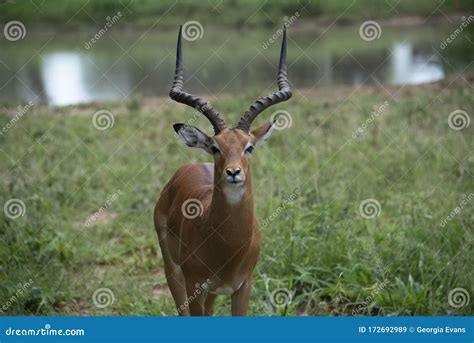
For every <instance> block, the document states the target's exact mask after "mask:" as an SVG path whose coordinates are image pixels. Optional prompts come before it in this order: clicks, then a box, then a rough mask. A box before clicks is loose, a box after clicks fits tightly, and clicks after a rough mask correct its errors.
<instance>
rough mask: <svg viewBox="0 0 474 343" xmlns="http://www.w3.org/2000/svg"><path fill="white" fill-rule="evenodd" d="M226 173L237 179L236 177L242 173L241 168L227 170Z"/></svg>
mask: <svg viewBox="0 0 474 343" xmlns="http://www.w3.org/2000/svg"><path fill="white" fill-rule="evenodd" d="M225 172H226V173H227V175H229V176H232V177H235V176H236V175H238V174H239V173H240V168H235V169H232V168H227V169H226V170H225Z"/></svg>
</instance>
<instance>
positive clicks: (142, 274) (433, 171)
mask: <svg viewBox="0 0 474 343" xmlns="http://www.w3.org/2000/svg"><path fill="white" fill-rule="evenodd" d="M451 81H453V80H450V81H445V82H442V83H438V84H434V85H431V86H426V87H416V88H404V89H402V90H400V91H399V92H397V89H396V88H388V89H375V88H366V87H364V88H361V89H357V90H349V89H345V88H338V89H336V90H334V89H327V90H320V91H318V92H314V91H307V90H300V91H296V92H295V96H294V98H293V99H292V100H291V101H289V102H288V103H285V104H282V105H279V108H280V109H284V110H286V111H288V112H289V113H290V114H291V117H292V125H291V127H290V128H287V129H284V130H280V131H275V132H274V133H273V135H272V137H271V138H270V140H269V142H268V143H267V144H266V145H265V146H262V147H259V148H258V149H257V150H256V151H255V152H254V156H253V160H252V170H253V182H254V184H253V188H254V196H255V199H256V213H257V216H258V220H259V222H260V223H261V224H262V223H264V222H265V223H266V224H265V225H262V229H261V231H262V240H263V241H262V252H261V256H260V259H259V262H258V265H257V269H256V271H255V274H254V292H253V295H252V300H251V314H254V315H295V314H310V315H345V314H349V315H352V314H357V315H359V314H360V315H362V314H371V315H376V314H384V315H388V314H396V315H467V314H472V313H473V306H472V301H471V303H469V304H467V305H465V306H464V307H462V308H459V309H456V308H454V307H452V306H450V304H449V302H448V294H449V292H450V290H452V289H454V288H458V287H461V288H464V289H466V290H467V291H468V292H469V293H470V294H471V297H472V294H473V287H472V265H473V262H474V261H473V254H472V239H473V235H472V233H473V231H472V229H473V219H474V218H473V213H474V212H473V211H472V208H473V205H474V204H473V203H472V202H470V203H469V204H468V205H467V206H466V207H464V208H463V210H462V211H460V212H459V213H458V214H457V215H455V216H454V217H453V218H452V219H451V220H449V221H448V222H447V224H446V225H442V220H443V219H445V218H446V217H447V216H448V215H449V214H450V212H451V211H452V210H453V209H454V208H456V207H457V206H458V205H459V203H460V201H461V200H462V199H463V194H464V195H469V194H471V193H473V192H474V187H473V186H474V182H473V177H472V176H473V170H474V159H473V155H472V151H473V147H474V145H473V134H472V133H473V131H472V130H473V125H472V123H471V125H470V126H469V127H467V128H465V129H464V130H461V131H455V130H453V129H451V128H450V127H449V125H448V116H449V114H450V113H451V112H452V111H454V110H457V109H462V110H464V111H466V112H467V113H468V114H470V116H471V117H472V113H473V104H474V100H473V98H472V96H471V94H470V92H469V89H471V88H472V83H469V84H468V83H466V81H462V79H458V80H456V81H454V82H451ZM387 91H389V92H391V93H392V94H395V96H394V97H393V98H392V97H391V96H390V95H389V93H387ZM254 96H255V94H253V95H251V94H244V95H236V96H232V97H231V96H223V97H221V98H220V99H218V100H217V101H216V102H215V103H214V104H213V105H214V106H215V107H216V108H218V109H219V110H220V112H221V113H223V115H224V116H225V117H226V118H227V119H228V121H232V120H233V121H235V120H237V118H238V116H239V114H241V112H242V110H243V109H244V108H245V107H246V106H247V105H248V104H250V103H251V101H252V100H253V98H254ZM385 101H387V103H388V106H387V108H386V110H385V111H384V112H382V113H380V114H379V115H378V116H376V118H375V119H374V120H372V121H367V120H368V118H369V117H370V116H371V115H372V113H373V112H374V106H375V107H376V108H377V107H379V106H380V105H382V104H383V103H384V102H385ZM100 109H107V110H110V111H112V113H113V114H114V118H115V123H114V126H113V127H112V128H109V129H107V130H104V131H100V130H97V129H95V128H94V126H93V125H92V120H91V118H92V115H93V114H94V112H96V111H97V110H100ZM275 109H276V108H275ZM15 111H16V109H4V110H0V113H1V122H0V124H1V126H4V125H6V123H7V122H10V120H11V115H12V113H13V114H14V112H15ZM270 114H271V111H269V113H266V114H263V115H262V116H261V117H262V118H260V121H261V122H262V121H263V120H264V118H266V119H268V118H269V116H270ZM192 115H193V113H192V110H191V109H187V108H183V107H181V106H177V105H174V104H171V103H169V102H168V101H164V100H163V101H162V102H160V105H158V106H153V107H150V106H147V105H146V102H144V101H141V100H138V101H133V102H130V103H129V104H117V103H111V104H109V103H104V104H97V105H91V106H81V107H72V108H59V109H50V108H37V109H33V111H31V112H29V113H27V114H26V115H24V116H23V117H22V118H20V119H19V120H18V121H17V122H16V123H15V125H13V127H11V128H10V129H9V130H8V131H7V132H6V133H5V134H3V135H0V148H1V155H2V167H1V178H0V180H1V181H0V190H1V195H2V206H3V204H4V203H5V202H6V201H7V200H8V199H11V198H18V199H21V200H22V201H23V202H24V204H25V207H26V211H25V214H24V215H23V216H22V217H19V218H17V219H9V218H7V217H2V219H1V221H2V222H1V228H0V242H1V244H0V263H1V264H0V277H1V281H0V299H1V303H0V309H1V306H3V304H6V303H7V302H8V304H9V305H8V306H7V307H6V309H3V311H4V312H5V313H8V314H49V315H53V314H60V315H61V314H92V315H111V314H115V315H172V314H173V302H172V299H171V298H170V296H169V293H168V292H167V289H166V282H165V278H164V274H163V261H162V259H161V255H160V253H159V250H158V247H157V240H156V235H155V232H154V228H153V224H152V210H153V206H154V204H155V202H156V200H157V198H158V196H159V193H160V190H161V189H162V187H163V185H164V184H165V183H166V182H167V180H168V179H169V178H170V177H171V176H172V174H173V173H174V171H175V170H176V169H177V168H178V167H179V166H181V165H183V164H185V163H189V162H198V161H199V162H204V161H210V157H209V156H208V155H206V154H205V153H204V152H201V151H199V150H194V149H189V148H187V147H185V146H184V145H183V144H182V143H181V142H180V141H178V140H177V139H176V138H175V136H174V135H173V131H172V127H171V125H172V124H173V123H175V122H185V121H187V120H188V119H190V118H191V117H192ZM364 123H368V124H367V125H366V126H365V129H364V131H363V133H362V134H361V135H360V136H358V137H356V138H353V132H354V130H355V129H356V128H357V127H361V126H362V125H363V124H364ZM193 124H195V125H196V126H199V127H201V128H203V129H208V128H209V124H208V123H207V122H206V121H205V120H203V119H202V118H199V119H198V120H197V121H196V122H194V123H193ZM257 124H258V123H257ZM119 191H120V192H119ZM118 192H119V193H120V194H119V195H118V196H117V197H116V199H115V200H114V201H112V202H111V204H109V205H105V204H106V202H107V199H110V198H111V195H113V194H117V193H118ZM295 192H296V194H297V196H296V197H292V198H291V199H293V200H292V201H286V202H284V200H285V199H288V197H289V196H290V195H291V194H294V193H295ZM368 198H373V199H376V200H377V201H378V202H379V203H380V208H381V211H380V213H379V214H378V216H376V217H375V218H372V219H369V218H364V217H363V216H361V213H360V211H359V206H360V204H361V202H362V201H363V200H365V199H368ZM101 207H107V208H106V210H105V211H99V209H100V208H101ZM98 211H99V212H100V213H99V214H98V215H97V218H96V219H95V220H94V221H92V222H91V220H89V221H88V219H90V216H91V215H92V214H94V213H96V212H98ZM269 218H270V219H269ZM30 279H31V280H33V284H32V286H29V287H28V288H27V289H26V291H24V292H23V293H22V294H20V295H19V296H15V295H16V293H17V290H18V287H19V286H18V285H19V284H24V283H25V282H27V281H28V280H30ZM103 287H105V288H109V289H111V290H112V292H113V294H114V298H115V299H114V302H113V304H111V305H110V306H108V307H106V308H103V309H100V308H98V307H97V306H95V305H94V303H93V300H92V295H93V293H94V291H95V290H97V289H98V288H103ZM279 289H283V292H287V293H288V294H290V295H291V297H292V300H291V302H289V303H288V302H287V303H286V306H281V307H275V306H274V304H273V303H272V301H271V298H272V294H274V292H275V291H276V290H279ZM12 297H15V299H14V301H13V300H12ZM229 306H230V305H229V300H228V299H227V298H224V297H223V298H222V299H218V303H217V305H216V309H217V314H221V315H222V314H227V313H229V311H230V307H229Z"/></svg>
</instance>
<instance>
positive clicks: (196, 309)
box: [186, 279, 206, 316]
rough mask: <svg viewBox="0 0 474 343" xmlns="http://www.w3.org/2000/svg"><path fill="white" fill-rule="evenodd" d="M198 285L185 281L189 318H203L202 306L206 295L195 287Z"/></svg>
mask: <svg viewBox="0 0 474 343" xmlns="http://www.w3.org/2000/svg"><path fill="white" fill-rule="evenodd" d="M196 285H199V283H197V282H196V281H194V282H189V281H188V280H187V279H186V293H187V295H188V303H189V305H188V306H189V312H190V314H191V316H204V304H205V301H206V294H205V292H203V291H202V290H199V292H198V287H199V286H196Z"/></svg>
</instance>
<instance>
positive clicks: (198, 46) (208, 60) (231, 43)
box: [0, 28, 447, 106]
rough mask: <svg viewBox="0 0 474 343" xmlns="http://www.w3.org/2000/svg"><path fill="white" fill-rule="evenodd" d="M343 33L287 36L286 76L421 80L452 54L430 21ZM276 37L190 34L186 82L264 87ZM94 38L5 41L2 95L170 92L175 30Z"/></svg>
mask: <svg viewBox="0 0 474 343" xmlns="http://www.w3.org/2000/svg"><path fill="white" fill-rule="evenodd" d="M341 30H342V29H341ZM344 30H346V31H344V32H338V30H333V31H332V32H329V33H326V34H325V36H324V37H319V36H318V33H315V32H314V31H311V30H307V31H298V32H297V33H295V34H294V35H293V36H292V37H291V38H290V41H289V47H288V49H289V56H288V61H289V77H290V82H291V83H292V85H293V86H294V87H320V86H326V85H339V84H350V85H358V84H364V83H380V84H384V83H388V84H400V85H401V84H419V83H424V82H431V81H437V80H440V79H443V78H444V77H445V76H446V74H447V71H446V61H444V60H443V58H441V56H440V55H439V54H438V53H437V51H439V41H440V40H441V39H442V38H443V37H444V36H443V35H444V33H443V32H441V30H437V29H436V28H429V29H426V30H425V31H426V32H425V33H424V34H420V32H419V29H418V28H404V29H403V30H401V29H400V31H397V30H393V32H384V34H385V36H382V39H381V40H380V41H375V42H366V41H363V40H362V39H360V37H358V36H357V30H349V29H344ZM269 35H271V32H269V31H257V32H253V31H252V32H250V33H248V34H247V33H245V34H242V32H240V31H237V30H236V31H235V32H233V31H223V32H219V31H218V30H215V31H214V32H213V33H212V35H211V34H209V35H208V36H206V35H204V37H203V38H202V39H201V40H200V41H199V42H186V41H185V42H184V54H185V66H186V78H187V81H186V87H187V88H188V89H189V90H191V91H193V92H196V93H212V94H214V95H218V94H220V93H226V92H239V91H242V89H247V88H248V87H250V88H252V89H259V90H261V91H262V92H264V91H266V90H267V89H268V88H269V87H272V86H273V85H274V82H275V76H276V65H277V58H278V52H279V51H278V50H279V44H280V43H279V42H278V43H275V44H273V45H270V46H269V47H268V48H266V49H264V48H262V45H261V42H262V41H265V37H268V36H269ZM350 35H353V36H352V37H351V36H350ZM89 36H90V35H87V34H82V35H81V34H72V33H59V32H55V33H36V34H35V33H32V32H29V33H28V36H27V37H26V38H25V39H24V40H22V41H17V42H8V41H5V40H3V41H1V43H0V48H1V49H0V102H3V103H17V102H19V101H33V102H34V103H38V102H43V103H48V104H51V105H56V106H62V105H70V104H79V103H88V102H92V101H102V100H118V99H127V98H129V97H133V96H137V95H140V96H165V95H167V94H168V91H169V86H170V84H171V80H172V76H173V71H174V46H175V37H176V33H175V32H166V33H156V32H153V33H147V34H143V33H142V32H135V33H134V32H126V33H120V32H119V33H114V34H110V35H108V36H106V37H102V38H101V40H100V41H98V42H97V43H96V44H95V45H94V46H93V47H91V48H90V49H86V48H85V47H84V42H86V41H88V37H89ZM209 36H211V37H209ZM348 36H349V37H348ZM315 40H317V43H316V44H314V42H315ZM348 42H349V43H348Z"/></svg>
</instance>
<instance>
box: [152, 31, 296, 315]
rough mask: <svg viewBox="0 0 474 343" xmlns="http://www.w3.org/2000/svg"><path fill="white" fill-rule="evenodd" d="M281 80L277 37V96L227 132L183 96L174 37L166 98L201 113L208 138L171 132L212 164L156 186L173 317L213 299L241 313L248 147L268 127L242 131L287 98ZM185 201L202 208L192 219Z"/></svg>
mask: <svg viewBox="0 0 474 343" xmlns="http://www.w3.org/2000/svg"><path fill="white" fill-rule="evenodd" d="M286 74H287V67H286V31H284V32H283V42H282V46H281V53H280V67H279V72H278V88H279V91H278V92H275V93H273V94H270V95H268V96H264V97H262V98H260V99H259V100H257V101H256V102H255V103H254V104H253V105H252V106H250V108H249V109H248V110H247V111H246V112H245V113H244V115H243V116H242V118H241V119H240V121H239V122H238V124H237V126H236V127H235V128H232V129H229V128H227V127H226V125H225V122H224V120H223V119H222V118H221V117H220V116H219V113H217V112H216V111H214V109H213V108H212V107H211V106H210V105H209V104H208V103H207V102H205V101H204V100H203V99H201V98H198V97H196V96H194V95H191V94H188V93H185V92H184V91H183V62H182V51H181V28H180V30H179V35H178V46H177V52H176V70H175V76H174V82H173V86H172V88H171V91H170V97H171V98H172V99H173V100H175V101H177V102H180V103H183V104H186V105H188V106H191V107H194V108H196V109H197V110H198V111H200V112H201V113H202V114H204V116H206V118H207V119H208V120H209V121H210V122H211V124H212V126H213V127H214V132H215V134H214V136H212V137H209V136H208V135H206V134H205V133H203V132H202V131H201V130H199V129H197V128H195V127H193V126H189V125H185V124H182V123H180V124H175V125H174V129H175V131H176V133H177V134H178V135H179V137H180V138H181V139H182V140H183V142H184V143H185V144H186V145H187V146H190V147H194V148H201V149H203V150H205V151H206V152H208V153H209V154H211V155H212V156H213V157H214V163H199V164H189V165H185V166H183V167H181V168H180V169H179V170H178V171H177V172H176V173H175V174H174V176H173V177H172V178H171V180H170V181H169V182H168V183H167V184H166V186H165V187H164V189H163V191H162V192H161V195H160V199H159V200H158V203H157V204H156V207H155V213H154V222H155V228H156V231H157V233H158V238H159V244H160V248H161V252H162V254H163V260H164V264H165V273H166V279H167V281H168V285H169V288H170V290H171V294H172V295H173V298H174V301H175V303H176V308H177V312H178V313H179V314H180V315H212V312H213V304H214V300H215V298H216V296H217V295H219V294H226V295H231V297H232V298H231V301H232V315H246V314H247V309H248V303H249V299H250V292H251V286H252V272H253V269H254V268H255V265H256V263H257V258H258V254H259V250H260V234H259V228H258V225H257V221H256V219H255V214H254V206H253V197H252V184H251V174H250V163H249V162H250V161H249V160H250V155H251V154H252V151H253V150H254V148H255V147H257V146H258V145H260V144H262V143H263V142H265V141H266V140H267V139H268V137H269V136H270V134H271V132H272V129H273V123H266V124H264V125H262V126H261V127H259V128H257V129H255V130H253V131H250V124H251V123H252V121H253V120H254V119H255V118H256V117H257V116H258V115H259V114H260V113H261V112H262V111H263V110H265V109H266V108H268V107H270V106H272V105H275V104H276V103H279V102H281V101H285V100H288V99H289V98H290V97H291V90H290V87H289V84H288V80H287V76H286ZM190 201H194V202H195V205H196V204H197V205H198V206H202V208H198V209H197V210H198V211H200V212H199V213H198V214H199V216H189V215H186V213H185V212H186V211H187V209H186V205H188V204H190ZM201 210H202V212H201ZM203 284H204V287H203V286H201V285H203ZM198 290H199V291H198Z"/></svg>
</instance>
